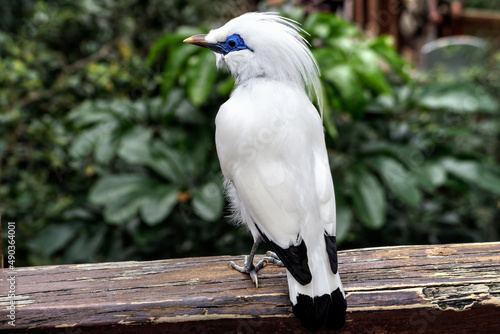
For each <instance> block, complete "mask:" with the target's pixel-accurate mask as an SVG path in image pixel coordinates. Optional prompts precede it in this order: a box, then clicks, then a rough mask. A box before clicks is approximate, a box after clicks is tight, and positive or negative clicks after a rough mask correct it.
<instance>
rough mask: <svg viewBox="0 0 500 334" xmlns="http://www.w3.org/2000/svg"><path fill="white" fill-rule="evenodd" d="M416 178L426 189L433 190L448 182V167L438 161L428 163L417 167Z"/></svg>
mask: <svg viewBox="0 0 500 334" xmlns="http://www.w3.org/2000/svg"><path fill="white" fill-rule="evenodd" d="M415 179H416V180H417V181H418V182H419V184H420V185H421V186H422V187H423V188H424V189H425V190H427V191H433V190H434V189H435V188H437V187H440V186H442V185H443V184H444V183H445V182H446V179H447V175H446V169H445V168H444V166H443V165H442V164H440V163H437V162H431V163H426V164H424V165H422V166H420V167H417V168H416V169H415Z"/></svg>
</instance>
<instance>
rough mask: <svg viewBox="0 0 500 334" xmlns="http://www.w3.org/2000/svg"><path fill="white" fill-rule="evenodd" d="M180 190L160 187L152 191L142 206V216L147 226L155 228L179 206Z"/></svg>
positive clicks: (172, 187) (171, 187)
mask: <svg viewBox="0 0 500 334" xmlns="http://www.w3.org/2000/svg"><path fill="white" fill-rule="evenodd" d="M178 192H179V189H177V188H176V187H174V186H171V185H159V186H157V187H156V189H154V190H153V191H151V193H150V194H149V196H148V198H146V199H145V200H144V202H143V203H142V206H141V216H142V217H143V218H144V221H145V222H146V224H148V225H151V226H154V225H157V224H158V223H161V222H162V221H163V220H164V219H165V218H167V217H168V215H169V214H170V213H171V212H172V209H173V208H174V206H175V205H176V204H177V202H178V200H177V193H178Z"/></svg>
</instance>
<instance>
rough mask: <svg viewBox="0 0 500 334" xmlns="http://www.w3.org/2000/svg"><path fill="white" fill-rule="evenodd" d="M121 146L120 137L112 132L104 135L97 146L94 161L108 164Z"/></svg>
mask: <svg viewBox="0 0 500 334" xmlns="http://www.w3.org/2000/svg"><path fill="white" fill-rule="evenodd" d="M118 144H119V135H118V134H117V133H116V132H111V133H108V134H106V135H103V136H102V137H101V138H100V140H99V142H98V143H97V144H96V146H95V150H94V159H95V160H96V161H97V162H98V163H101V164H107V163H109V162H110V161H111V159H112V158H113V157H114V156H115V155H116V153H117V150H118Z"/></svg>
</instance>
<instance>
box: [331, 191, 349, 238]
mask: <svg viewBox="0 0 500 334" xmlns="http://www.w3.org/2000/svg"><path fill="white" fill-rule="evenodd" d="M335 193H336V194H335V202H336V209H337V210H336V211H337V235H336V238H337V242H342V241H343V240H345V238H346V237H347V234H348V233H349V230H350V229H351V225H352V210H351V208H350V207H349V205H348V204H347V202H346V200H345V198H344V195H343V193H342V192H340V191H339V190H338V189H337V191H336V192H335Z"/></svg>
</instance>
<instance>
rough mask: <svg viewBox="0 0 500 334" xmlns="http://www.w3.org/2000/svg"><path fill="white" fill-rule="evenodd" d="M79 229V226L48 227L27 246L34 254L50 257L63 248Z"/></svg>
mask: <svg viewBox="0 0 500 334" xmlns="http://www.w3.org/2000/svg"><path fill="white" fill-rule="evenodd" d="M80 228H81V225H80V224H69V223H68V224H63V225H61V224H58V225H49V226H47V227H46V228H44V229H43V230H42V231H40V232H39V233H38V234H37V235H36V236H35V238H34V239H32V240H31V241H29V246H30V248H32V249H33V250H35V251H36V252H40V253H42V254H44V255H45V256H51V255H53V254H54V253H55V252H57V251H59V250H61V249H62V248H63V247H65V246H66V245H67V244H68V243H69V242H70V241H71V240H72V239H73V238H74V237H75V235H76V234H77V232H78V230H79V229H80Z"/></svg>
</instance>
